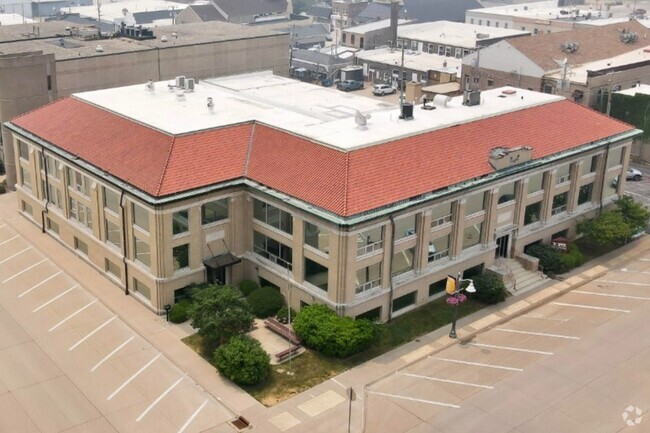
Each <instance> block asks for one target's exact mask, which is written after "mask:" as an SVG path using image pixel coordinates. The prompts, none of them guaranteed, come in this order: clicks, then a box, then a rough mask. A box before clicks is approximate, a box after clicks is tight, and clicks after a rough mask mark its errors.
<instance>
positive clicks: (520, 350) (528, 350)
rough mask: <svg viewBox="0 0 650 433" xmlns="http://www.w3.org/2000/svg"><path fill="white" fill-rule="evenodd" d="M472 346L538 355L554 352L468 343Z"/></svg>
mask: <svg viewBox="0 0 650 433" xmlns="http://www.w3.org/2000/svg"><path fill="white" fill-rule="evenodd" d="M467 344H468V345H470V346H476V347H485V348H488V349H503V350H511V351H513V352H524V353H535V354H537V355H552V354H553V352H544V351H542V350H533V349H521V348H519V347H510V346H496V345H494V344H484V343H472V342H470V343H467Z"/></svg>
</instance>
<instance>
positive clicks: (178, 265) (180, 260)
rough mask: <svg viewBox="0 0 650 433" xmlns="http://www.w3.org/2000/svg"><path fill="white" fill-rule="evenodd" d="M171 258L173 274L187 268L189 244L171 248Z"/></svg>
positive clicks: (188, 263) (188, 264)
mask: <svg viewBox="0 0 650 433" xmlns="http://www.w3.org/2000/svg"><path fill="white" fill-rule="evenodd" d="M172 257H173V258H174V272H176V271H178V270H181V269H184V268H188V267H189V266H190V246H189V244H184V245H179V246H177V247H174V248H172Z"/></svg>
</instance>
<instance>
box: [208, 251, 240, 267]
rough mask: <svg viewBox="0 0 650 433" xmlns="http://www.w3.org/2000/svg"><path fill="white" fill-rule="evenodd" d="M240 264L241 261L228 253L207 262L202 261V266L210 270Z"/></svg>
mask: <svg viewBox="0 0 650 433" xmlns="http://www.w3.org/2000/svg"><path fill="white" fill-rule="evenodd" d="M239 262H241V259H240V258H239V257H237V256H234V255H232V254H230V253H225V254H220V255H218V256H214V257H212V258H209V259H207V260H203V264H204V265H205V266H206V267H207V268H210V269H219V268H225V267H226V266H232V265H235V264H237V263H239Z"/></svg>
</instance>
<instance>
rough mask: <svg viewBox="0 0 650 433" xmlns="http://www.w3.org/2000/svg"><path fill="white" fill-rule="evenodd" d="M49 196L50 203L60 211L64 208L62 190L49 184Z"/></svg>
mask: <svg viewBox="0 0 650 433" xmlns="http://www.w3.org/2000/svg"><path fill="white" fill-rule="evenodd" d="M47 196H48V201H49V202H50V203H52V204H53V205H54V206H56V207H58V208H59V209H62V208H63V197H62V194H61V190H60V189H58V188H56V187H55V186H54V185H52V184H51V183H50V184H48V186H47Z"/></svg>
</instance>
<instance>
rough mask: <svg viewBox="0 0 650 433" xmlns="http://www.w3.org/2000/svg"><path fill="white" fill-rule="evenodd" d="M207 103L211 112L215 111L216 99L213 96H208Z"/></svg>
mask: <svg viewBox="0 0 650 433" xmlns="http://www.w3.org/2000/svg"><path fill="white" fill-rule="evenodd" d="M206 105H207V106H208V110H210V113H212V112H213V111H214V99H212V96H208V103H207V104H206Z"/></svg>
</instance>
